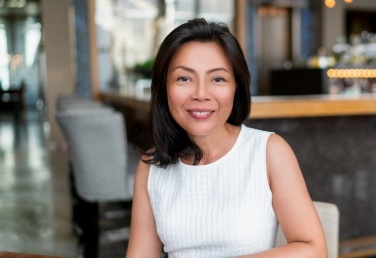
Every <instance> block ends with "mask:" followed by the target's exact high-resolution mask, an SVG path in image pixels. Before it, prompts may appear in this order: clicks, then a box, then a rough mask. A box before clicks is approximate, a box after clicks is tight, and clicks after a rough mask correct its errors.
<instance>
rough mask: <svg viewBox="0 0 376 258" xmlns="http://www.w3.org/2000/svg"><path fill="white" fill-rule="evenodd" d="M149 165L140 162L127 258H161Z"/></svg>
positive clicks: (160, 244)
mask: <svg viewBox="0 0 376 258" xmlns="http://www.w3.org/2000/svg"><path fill="white" fill-rule="evenodd" d="M148 176H149V165H147V164H145V163H143V162H142V161H140V162H139V164H138V168H137V173H136V178H135V186H134V196H133V205H132V220H131V231H130V237H129V244H128V249H127V255H126V258H142V257H145V258H153V257H158V258H160V257H161V251H162V243H161V241H160V239H159V237H158V235H157V231H156V226H155V220H154V216H153V212H152V209H151V204H150V199H149V194H148V191H147V182H148Z"/></svg>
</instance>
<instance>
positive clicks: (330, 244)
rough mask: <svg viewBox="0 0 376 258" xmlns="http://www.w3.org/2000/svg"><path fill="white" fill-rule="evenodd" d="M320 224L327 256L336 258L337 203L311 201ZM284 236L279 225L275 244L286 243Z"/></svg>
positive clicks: (337, 233) (337, 244)
mask: <svg viewBox="0 0 376 258" xmlns="http://www.w3.org/2000/svg"><path fill="white" fill-rule="evenodd" d="M313 203H314V205H315V207H316V211H317V214H318V215H319V218H320V222H321V225H322V227H323V230H324V234H325V238H326V245H327V248H328V258H338V250H339V219H340V217H339V215H340V214H339V210H338V207H337V205H335V204H333V203H327V202H317V201H314V202H313ZM286 243H287V241H286V238H285V235H284V234H283V231H282V229H281V227H278V231H277V240H276V246H280V245H284V244H286Z"/></svg>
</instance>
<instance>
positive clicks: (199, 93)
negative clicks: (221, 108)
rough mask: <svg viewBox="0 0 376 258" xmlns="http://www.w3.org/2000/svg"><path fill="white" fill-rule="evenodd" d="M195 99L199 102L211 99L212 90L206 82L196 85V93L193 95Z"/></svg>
mask: <svg viewBox="0 0 376 258" xmlns="http://www.w3.org/2000/svg"><path fill="white" fill-rule="evenodd" d="M193 99H194V100H198V101H205V100H209V99H210V90H209V87H208V85H206V84H205V83H204V82H199V83H197V84H196V87H195V92H194V94H193Z"/></svg>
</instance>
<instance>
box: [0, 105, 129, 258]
mask: <svg viewBox="0 0 376 258" xmlns="http://www.w3.org/2000/svg"><path fill="white" fill-rule="evenodd" d="M47 128H48V127H47V126H46V123H45V119H44V116H43V114H42V113H40V112H37V111H28V112H25V113H24V114H23V115H22V116H20V118H19V120H18V121H16V119H15V117H14V116H13V114H11V113H4V112H0V251H14V252H25V253H34V254H45V255H58V256H62V257H67V258H70V257H72V258H73V257H80V255H79V247H78V245H77V237H76V235H75V234H74V230H73V227H72V223H71V199H70V194H69V180H68V157H67V153H66V152H64V151H61V150H50V149H51V148H48V146H47V140H46V135H47V132H48V130H46V129H47ZM115 217H116V216H115ZM101 223H103V221H101ZM127 234H128V232H127V231H118V232H117V233H114V234H107V235H105V236H103V237H102V239H101V240H102V241H101V257H106V258H112V257H124V254H125V250H126V243H127V242H126V240H125V239H124V238H125V237H124V236H127Z"/></svg>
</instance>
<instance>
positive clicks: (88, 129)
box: [56, 108, 138, 258]
mask: <svg viewBox="0 0 376 258" xmlns="http://www.w3.org/2000/svg"><path fill="white" fill-rule="evenodd" d="M56 119H57V121H58V123H59V125H60V127H61V129H62V131H63V134H64V137H65V140H66V142H67V145H68V153H69V158H70V162H71V164H72V173H73V176H74V180H73V183H74V188H75V190H76V192H77V197H78V198H77V199H78V205H77V213H78V215H79V218H78V220H77V221H78V225H79V227H80V228H81V229H82V238H81V240H82V244H83V255H84V257H94V258H95V257H98V252H99V238H100V227H99V224H98V220H99V204H100V203H103V202H107V203H108V202H119V201H123V202H127V201H128V202H130V201H131V200H132V197H133V183H134V174H135V170H136V164H137V159H138V156H137V154H136V151H135V149H134V148H131V147H130V146H129V144H128V142H127V137H126V129H125V121H124V118H123V115H122V114H121V113H119V112H116V111H114V110H111V109H98V110H96V109H90V108H89V109H85V108H83V109H68V110H65V111H64V112H58V113H57V114H56Z"/></svg>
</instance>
